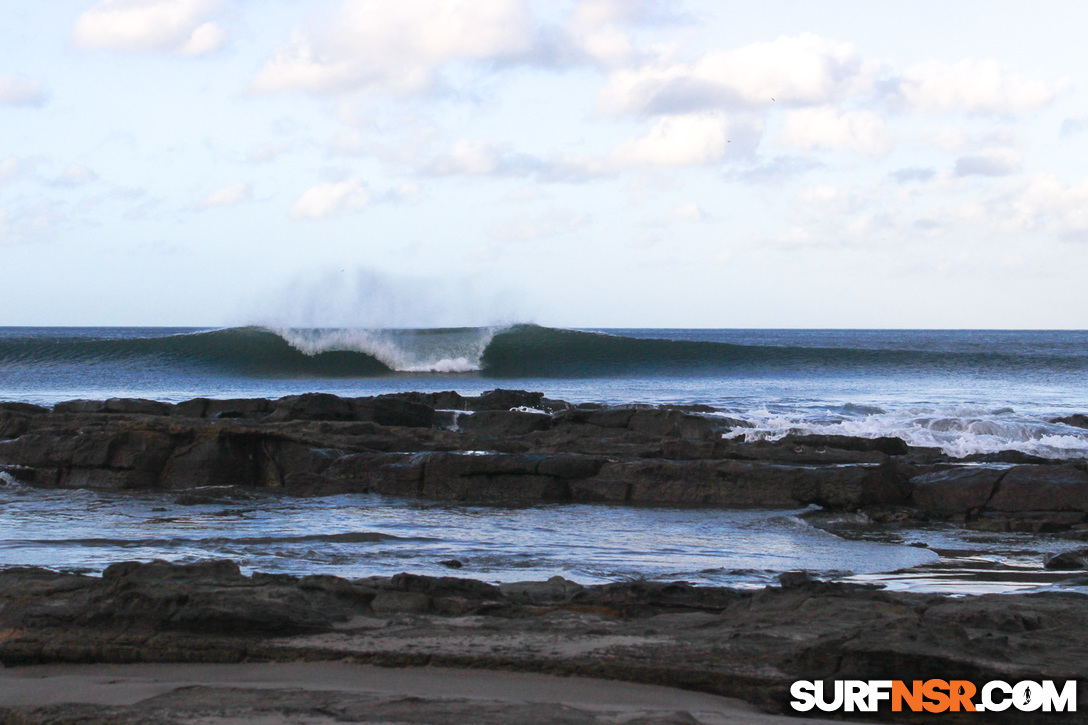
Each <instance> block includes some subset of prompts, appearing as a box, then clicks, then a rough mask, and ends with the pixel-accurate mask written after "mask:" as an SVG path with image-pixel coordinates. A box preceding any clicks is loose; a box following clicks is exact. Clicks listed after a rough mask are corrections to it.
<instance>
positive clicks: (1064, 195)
mask: <svg viewBox="0 0 1088 725" xmlns="http://www.w3.org/2000/svg"><path fill="white" fill-rule="evenodd" d="M979 208H980V209H981V212H982V213H981V218H982V219H985V220H987V221H986V223H987V225H988V226H991V227H992V228H995V229H996V230H998V231H1003V232H1014V233H1015V232H1039V231H1042V232H1045V233H1048V234H1052V235H1055V236H1058V237H1061V238H1064V239H1067V240H1070V241H1080V242H1088V180H1084V181H1081V182H1079V183H1075V184H1074V183H1068V182H1065V181H1062V180H1061V179H1059V178H1058V177H1057V176H1055V175H1054V174H1033V175H1032V176H1030V177H1028V178H1027V179H1026V180H1024V181H1021V182H1018V183H1017V184H1016V185H1015V186H1013V187H1012V188H1011V189H1008V190H1002V191H998V192H997V193H995V194H992V195H991V196H989V197H988V198H987V199H985V200H983V201H982V202H981V203H980V205H979ZM982 219H980V220H979V221H981V220H982Z"/></svg>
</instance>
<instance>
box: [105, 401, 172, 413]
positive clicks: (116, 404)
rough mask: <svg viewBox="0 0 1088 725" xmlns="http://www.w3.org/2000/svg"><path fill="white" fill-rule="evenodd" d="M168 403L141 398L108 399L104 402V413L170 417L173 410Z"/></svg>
mask: <svg viewBox="0 0 1088 725" xmlns="http://www.w3.org/2000/svg"><path fill="white" fill-rule="evenodd" d="M173 407H174V406H172V405H170V404H169V403H162V402H159V401H157V400H145V399H143V398H110V399H109V400H107V401H106V405H105V412H107V413H120V414H126V415H170V412H171V411H172V410H173Z"/></svg>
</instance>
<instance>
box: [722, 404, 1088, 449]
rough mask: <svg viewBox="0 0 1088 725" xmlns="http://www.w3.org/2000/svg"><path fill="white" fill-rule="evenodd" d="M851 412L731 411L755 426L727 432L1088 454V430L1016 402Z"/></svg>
mask: <svg viewBox="0 0 1088 725" xmlns="http://www.w3.org/2000/svg"><path fill="white" fill-rule="evenodd" d="M851 412H853V413H855V414H854V415H849V414H835V413H828V412H827V411H820V412H818V413H817V412H812V413H808V414H799V413H793V412H790V413H782V412H775V411H768V410H766V409H762V410H755V411H749V412H747V413H743V412H737V413H730V416H731V417H734V418H738V419H740V420H744V421H746V422H748V423H750V424H751V425H752V427H751V428H734V429H733V430H732V431H729V432H728V433H725V434H724V436H723V437H724V438H730V439H737V438H743V439H744V440H745V441H747V442H752V441H760V440H767V441H775V440H780V439H781V438H784V437H785V436H787V435H791V434H792V435H809V434H818V435H828V434H830V435H847V436H857V437H861V438H880V437H882V436H893V437H898V438H902V439H903V440H904V441H906V442H907V443H908V444H909V445H912V446H922V447H931V448H940V449H941V450H943V451H944V452H945V453H947V454H948V455H950V456H955V457H960V458H962V457H964V456H969V455H972V454H984V453H996V452H998V451H1009V450H1011V451H1020V452H1023V453H1029V454H1032V455H1037V456H1043V457H1046V458H1088V430H1080V429H1077V428H1073V427H1071V426H1067V425H1063V424H1061V423H1050V422H1048V421H1047V420H1045V419H1044V418H1042V417H1038V416H1028V415H1020V414H1018V413H1016V412H1015V411H1014V410H1013V409H1011V408H1001V409H998V410H992V409H986V408H982V407H978V406H965V405H962V406H946V407H936V406H934V407H920V406H914V407H909V408H904V409H901V410H889V411H888V412H883V413H872V414H869V415H856V413H857V410H856V409H855V410H854V411H851Z"/></svg>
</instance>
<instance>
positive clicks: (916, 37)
mask: <svg viewBox="0 0 1088 725" xmlns="http://www.w3.org/2000/svg"><path fill="white" fill-rule="evenodd" d="M1085 27H1088V4H1086V3H1083V2H1059V1H1055V2H1048V3H1045V4H1043V5H1036V6H1031V5H1029V4H1028V3H1023V2H1002V1H1000V0H986V1H985V2H974V1H971V0H961V1H958V2H946V1H943V0H942V1H941V2H929V1H927V0H911V2H901V1H897V0H888V1H887V2H881V3H873V2H845V1H841V2H832V1H817V0H808V1H805V2H801V1H796V0H766V1H764V2H759V3H723V2H720V1H713V2H700V1H696V0H691V1H686V2H685V1H680V0H676V1H675V2H671V1H669V0H570V1H566V2H564V1H560V0H548V1H547V2H538V1H536V0H462V1H461V2H457V1H454V0H395V1H394V0H313V1H310V2H305V3H302V2H297V0H261V1H260V2H257V1H256V0H100V1H98V2H95V1H94V0H50V1H49V2H20V1H18V0H9V2H5V3H4V11H3V13H0V274H2V284H0V302H2V304H0V325H73V326H79V325H104V326H108V325H166V326H178V325H191V326H227V325H244V324H265V325H281V326H282V325H292V326H336V327H343V326H348V327H426V326H453V325H486V324H497V323H504V322H516V321H521V322H536V323H539V324H546V325H558V326H571V327H720V328H746V327H747V328H753V327H754V328H1013V329H1020V328H1058V329H1084V328H1088V282H1086V280H1088V274H1086V272H1088V44H1086V43H1084V42H1083V38H1082V37H1081V36H1082V34H1083V29H1084V28H1085Z"/></svg>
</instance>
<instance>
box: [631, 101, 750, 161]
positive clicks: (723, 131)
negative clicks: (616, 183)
mask: <svg viewBox="0 0 1088 725" xmlns="http://www.w3.org/2000/svg"><path fill="white" fill-rule="evenodd" d="M761 132H762V124H760V123H759V122H757V121H754V120H743V121H740V122H737V121H735V120H734V119H732V118H730V117H729V116H727V115H726V114H724V113H721V112H704V113H692V114H683V115H675V116H665V117H663V118H662V119H661V120H659V121H658V122H657V123H656V124H655V125H654V127H653V128H652V129H650V131H649V133H647V134H646V135H645V136H641V137H639V138H632V139H628V140H627V141H624V142H623V143H621V144H620V145H619V146H617V147H616V148H615V149H614V150H613V151H612V154H611V157H610V161H611V165H612V166H613V167H615V168H620V169H622V168H631V167H639V166H664V167H669V166H673V167H680V166H701V165H705V164H712V163H716V162H719V161H721V160H722V159H723V158H725V156H726V154H727V153H729V152H731V151H732V152H734V153H746V152H748V151H750V150H751V148H754V146H755V143H756V142H758V138H759V134H760V133H761ZM734 137H735V138H734ZM732 146H735V147H736V148H735V149H734V148H732Z"/></svg>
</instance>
